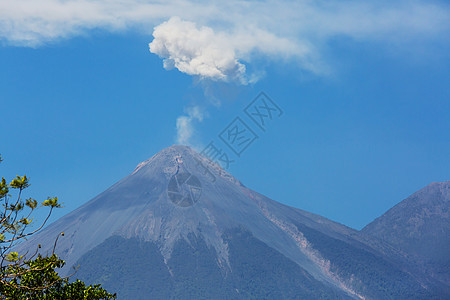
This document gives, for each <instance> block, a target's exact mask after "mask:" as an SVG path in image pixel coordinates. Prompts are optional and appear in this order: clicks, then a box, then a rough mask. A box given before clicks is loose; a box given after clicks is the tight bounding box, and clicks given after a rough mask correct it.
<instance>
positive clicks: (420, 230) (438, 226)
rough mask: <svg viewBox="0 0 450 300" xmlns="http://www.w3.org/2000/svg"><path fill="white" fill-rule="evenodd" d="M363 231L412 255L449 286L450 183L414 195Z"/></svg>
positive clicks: (422, 190) (427, 188)
mask: <svg viewBox="0 0 450 300" xmlns="http://www.w3.org/2000/svg"><path fill="white" fill-rule="evenodd" d="M362 232H364V233H366V234H369V235H372V236H375V237H377V238H379V239H381V240H383V241H386V242H388V243H390V244H391V245H392V246H394V247H395V248H397V249H399V250H401V251H403V252H404V253H406V254H408V255H410V257H411V259H414V260H416V261H417V262H418V263H419V264H421V265H422V266H423V268H425V269H427V270H428V273H429V274H430V275H431V276H433V277H434V278H436V279H438V280H441V281H442V282H443V283H445V284H446V285H448V286H450V181H446V182H434V183H432V184H430V185H428V186H426V187H425V188H423V189H421V190H420V191H418V192H416V193H414V194H412V195H411V196H409V197H408V198H407V199H405V200H403V201H402V202H400V203H399V204H397V205H396V206H394V207H393V208H391V209H390V210H388V211H387V212H386V213H385V214H383V215H382V216H381V217H379V218H377V219H376V220H374V221H373V222H372V223H370V224H369V225H367V226H366V227H365V228H363V230H362Z"/></svg>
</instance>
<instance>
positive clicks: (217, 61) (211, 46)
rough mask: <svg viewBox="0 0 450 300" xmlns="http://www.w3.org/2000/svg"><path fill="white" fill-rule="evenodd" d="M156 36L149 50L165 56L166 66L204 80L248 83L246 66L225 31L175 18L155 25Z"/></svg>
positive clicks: (154, 34)
mask: <svg viewBox="0 0 450 300" xmlns="http://www.w3.org/2000/svg"><path fill="white" fill-rule="evenodd" d="M153 36H154V40H153V41H152V42H151V43H150V44H149V47H150V52H152V53H154V54H157V55H159V56H160V57H162V58H163V59H164V68H166V69H168V70H170V69H172V68H174V67H175V68H177V69H178V70H179V71H181V72H183V73H186V74H189V75H197V76H199V77H200V78H201V79H206V78H207V79H211V80H214V81H225V82H228V81H231V80H233V81H238V82H240V83H242V84H246V83H247V80H246V78H245V66H244V65H243V64H241V63H240V62H239V61H238V59H237V57H236V49H235V48H234V47H233V45H232V44H231V43H230V42H229V41H230V39H229V38H228V37H227V36H226V35H225V34H223V33H216V32H214V30H213V29H212V28H210V27H206V26H203V27H200V28H198V27H197V25H196V24H195V23H193V22H187V21H182V20H181V19H180V18H178V17H172V18H170V20H169V21H167V22H164V23H162V24H161V25H159V26H157V27H155V30H154V32H153Z"/></svg>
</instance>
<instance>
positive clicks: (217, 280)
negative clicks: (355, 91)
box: [19, 146, 450, 299]
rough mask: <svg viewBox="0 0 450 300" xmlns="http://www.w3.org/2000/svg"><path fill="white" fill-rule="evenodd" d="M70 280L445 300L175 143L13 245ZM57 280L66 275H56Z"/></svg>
mask: <svg viewBox="0 0 450 300" xmlns="http://www.w3.org/2000/svg"><path fill="white" fill-rule="evenodd" d="M61 231H62V232H65V238H64V239H60V241H59V242H58V246H57V249H56V252H57V254H58V255H60V256H61V257H62V258H63V259H65V260H66V262H67V267H65V268H64V269H63V270H62V271H61V273H65V274H67V273H69V272H70V271H71V270H70V267H71V266H77V265H79V266H80V267H79V270H78V272H77V274H76V277H78V278H80V279H82V280H85V281H87V282H89V283H102V284H103V285H104V287H105V288H107V289H109V290H112V291H117V292H118V295H119V299H148V298H149V296H151V297H153V298H156V299H252V298H254V299H443V297H445V296H448V295H450V294H446V293H447V291H446V290H445V285H444V284H443V283H441V282H439V281H437V280H435V279H434V278H432V277H430V276H427V275H426V274H422V273H421V272H415V270H417V268H416V266H413V265H410V261H409V258H408V255H405V254H404V252H403V250H401V249H400V250H398V249H396V248H395V247H394V246H392V244H391V243H390V242H389V241H383V240H381V239H380V238H373V236H374V235H373V232H371V231H370V230H364V231H363V232H359V231H357V230H354V229H351V228H349V227H346V226H344V225H341V224H339V223H336V222H333V221H331V220H328V219H326V218H324V217H321V216H318V215H315V214H312V213H309V212H305V211H303V210H300V209H296V208H292V207H289V206H286V205H283V204H281V203H278V202H276V201H274V200H271V199H269V198H267V197H265V196H263V195H261V194H259V193H257V192H255V191H252V190H251V189H249V188H247V187H245V186H244V185H243V184H242V183H241V182H240V181H239V180H237V179H235V178H234V177H233V176H232V175H231V174H229V173H227V172H225V171H224V170H223V169H221V168H220V167H219V166H218V165H216V164H214V163H211V162H210V161H208V160H207V159H206V158H204V157H203V156H201V155H200V154H198V153H197V152H195V151H194V150H192V149H191V148H189V147H186V146H172V147H169V148H166V149H164V150H162V151H161V152H159V153H158V154H156V155H154V156H153V157H152V158H150V159H148V160H147V161H145V162H142V163H141V164H139V165H138V167H137V168H136V169H135V170H134V172H133V173H132V174H130V175H128V176H127V177H125V178H123V179H122V180H120V181H119V182H117V183H116V184H114V185H113V186H111V187H110V188H108V189H107V190H106V191H104V192H103V193H101V194H100V195H98V196H97V197H95V198H94V199H92V200H90V201H89V202H87V203H86V204H84V205H83V206H81V207H80V208H78V209H76V210H75V211H73V212H71V213H69V214H68V215H66V216H64V217H62V218H60V219H59V220H58V221H56V222H54V223H52V224H51V225H49V226H48V227H47V228H46V229H45V230H43V231H41V232H40V233H39V234H36V235H34V236H33V237H32V238H31V239H30V240H29V241H28V242H27V243H26V244H25V245H22V246H21V249H19V250H26V249H29V248H30V247H35V245H36V244H37V243H40V244H42V245H43V252H45V251H49V250H50V249H51V247H52V246H53V242H54V239H55V237H56V236H57V235H58V233H59V232H61ZM63 275H64V274H63Z"/></svg>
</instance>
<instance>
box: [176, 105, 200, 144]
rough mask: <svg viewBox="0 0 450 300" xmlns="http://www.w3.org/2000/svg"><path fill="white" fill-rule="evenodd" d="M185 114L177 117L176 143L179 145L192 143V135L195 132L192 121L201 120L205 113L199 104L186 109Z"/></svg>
mask: <svg viewBox="0 0 450 300" xmlns="http://www.w3.org/2000/svg"><path fill="white" fill-rule="evenodd" d="M186 114H187V115H184V116H180V117H178V118H177V143H178V144H180V145H192V141H191V139H192V137H193V135H194V133H195V129H194V123H195V122H202V121H203V118H204V116H205V113H204V112H203V111H202V110H201V108H200V107H199V106H192V107H189V108H187V109H186Z"/></svg>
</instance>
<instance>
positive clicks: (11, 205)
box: [0, 156, 116, 300]
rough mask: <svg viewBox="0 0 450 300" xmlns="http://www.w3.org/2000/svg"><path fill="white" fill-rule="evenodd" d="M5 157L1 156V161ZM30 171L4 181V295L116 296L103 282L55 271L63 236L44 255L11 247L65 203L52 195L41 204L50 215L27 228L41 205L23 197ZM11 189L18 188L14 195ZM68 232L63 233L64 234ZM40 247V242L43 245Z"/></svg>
mask: <svg viewBox="0 0 450 300" xmlns="http://www.w3.org/2000/svg"><path fill="white" fill-rule="evenodd" d="M1 161H2V159H1V156H0V162H1ZM29 186H30V184H29V180H28V178H27V176H26V175H24V176H17V177H16V178H15V179H13V180H12V181H11V183H9V184H8V183H7V182H6V179H5V178H2V180H1V181H0V204H1V205H2V206H3V209H1V210H0V299H36V300H40V299H56V300H58V299H61V300H62V299H74V300H76V299H115V298H116V294H114V295H113V294H110V293H108V292H107V291H106V290H104V289H102V288H101V287H100V285H93V286H92V285H89V286H86V284H85V283H84V282H82V281H79V280H76V281H74V282H69V279H68V277H64V278H61V277H60V276H59V275H58V273H57V272H56V271H55V269H56V268H62V267H63V266H64V261H63V260H62V259H60V258H58V257H57V256H56V254H55V253H54V251H55V246H56V243H57V240H58V238H59V236H58V237H57V238H56V241H55V246H54V247H53V253H52V254H51V255H50V256H47V257H44V256H41V255H40V254H38V249H36V252H35V253H34V254H33V255H31V256H30V257H27V254H28V253H25V254H24V255H20V254H19V253H17V252H13V251H11V250H12V249H13V248H14V247H15V246H16V245H17V243H18V242H20V241H23V240H24V239H25V238H26V237H28V236H31V235H33V234H35V233H36V232H38V231H39V230H40V229H42V227H43V226H44V225H45V223H46V222H47V220H48V218H49V217H50V215H51V213H52V211H53V209H54V208H58V207H61V205H60V203H59V202H58V198H57V197H53V198H48V199H47V200H45V201H43V202H42V203H41V207H42V206H45V207H48V208H49V209H50V210H49V212H48V215H47V218H46V219H45V220H44V222H43V223H42V224H40V226H38V228H37V229H35V230H27V229H28V228H29V227H30V224H31V223H32V218H31V214H32V212H33V211H34V210H35V209H36V208H37V207H38V202H37V200H35V199H32V198H28V199H26V200H23V199H22V192H23V191H24V190H25V189H26V188H27V187H29ZM10 190H16V191H17V196H16V197H14V198H13V196H12V195H11V194H10ZM63 235H64V233H61V236H63ZM39 247H40V245H39Z"/></svg>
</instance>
